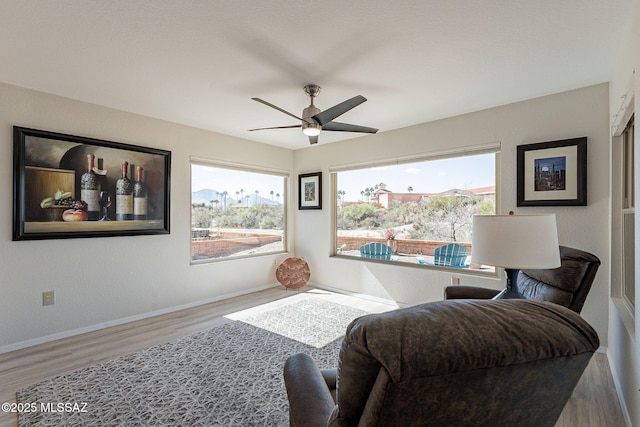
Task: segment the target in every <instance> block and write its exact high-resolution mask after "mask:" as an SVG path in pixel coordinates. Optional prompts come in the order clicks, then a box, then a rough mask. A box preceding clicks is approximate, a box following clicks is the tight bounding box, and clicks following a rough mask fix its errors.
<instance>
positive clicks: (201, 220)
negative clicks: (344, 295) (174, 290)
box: [191, 162, 287, 262]
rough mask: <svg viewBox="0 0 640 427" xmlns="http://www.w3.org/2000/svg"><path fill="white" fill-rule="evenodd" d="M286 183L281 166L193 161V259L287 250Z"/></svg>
mask: <svg viewBox="0 0 640 427" xmlns="http://www.w3.org/2000/svg"><path fill="white" fill-rule="evenodd" d="M286 188H287V178H286V176H285V175H284V173H280V172H277V171H265V170H256V169H250V168H244V167H236V166H233V167H232V166H229V165H225V164H209V163H206V162H192V164H191V260H192V262H202V261H203V260H223V259H228V258H237V257H247V256H256V255H264V254H270V253H277V252H284V251H285V250H286V238H285V237H286V236H285V230H286V227H285V224H286V216H285V213H286V202H285V201H286Z"/></svg>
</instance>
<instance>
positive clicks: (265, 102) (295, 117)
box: [251, 98, 307, 122]
mask: <svg viewBox="0 0 640 427" xmlns="http://www.w3.org/2000/svg"><path fill="white" fill-rule="evenodd" d="M251 99H253V100H254V101H258V102H259V103H261V104H264V105H266V106H268V107H271V108H274V109H276V110H278V111H280V112H282V113H285V114H286V115H288V116H291V117H293V118H294V119H298V120H300V121H301V122H306V121H307V120H304V119H303V118H301V117H298V116H296V115H295V114H291V113H290V112H288V111H287V110H283V109H282V108H280V107H278V106H276V105H273V104H271V103H270V102H267V101H265V100H263V99H260V98H251Z"/></svg>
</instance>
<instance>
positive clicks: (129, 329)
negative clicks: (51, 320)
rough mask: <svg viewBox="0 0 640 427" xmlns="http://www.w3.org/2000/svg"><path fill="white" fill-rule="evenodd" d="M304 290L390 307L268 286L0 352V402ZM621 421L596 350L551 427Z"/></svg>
mask: <svg viewBox="0 0 640 427" xmlns="http://www.w3.org/2000/svg"><path fill="white" fill-rule="evenodd" d="M305 292H306V293H313V294H314V295H315V296H320V297H322V298H326V299H328V300H330V301H334V302H338V303H343V304H348V305H351V306H353V307H356V308H360V309H362V310H365V311H369V312H382V311H387V310H391V309H393V308H394V307H392V306H389V305H386V304H381V303H377V302H373V301H370V300H366V299H362V298H356V297H351V296H347V295H341V294H335V293H331V292H326V291H323V290H320V289H315V288H309V287H307V288H303V290H302V292H295V291H287V290H285V289H282V288H271V289H267V290H265V291H260V292H256V293H253V294H250V295H245V296H241V297H236V298H230V299H227V300H224V301H218V302H214V303H211V304H206V305H203V306H199V307H195V308H191V309H187V310H181V311H178V312H174V313H169V314H165V315H162V316H157V317H153V318H149V319H144V320H140V321H136V322H132V323H128V324H125V325H119V326H114V327H110V328H106V329H102V330H99V331H95V332H90V333H87V334H82V335H78V336H74V337H70V338H65V339H61V340H57V341H53V342H50V343H45V344H41V345H37V346H33V347H29V348H26V349H22V350H17V351H13V352H10V353H5V354H0V403H2V402H10V403H11V402H15V401H16V400H15V398H16V396H15V394H16V392H17V391H18V390H21V389H23V388H25V387H27V386H29V385H31V384H34V383H37V382H40V381H43V380H46V379H48V378H51V377H54V376H58V375H61V374H64V373H68V372H72V371H75V370H77V369H81V368H84V367H87V366H91V365H94V364H96V363H98V362H100V361H103V360H109V359H113V358H115V357H118V356H121V355H123V354H127V353H131V352H135V351H139V350H141V349H144V348H148V347H151V346H153V345H157V344H161V343H163V342H167V341H171V340H173V339H176V338H179V337H182V336H185V335H189V334H192V333H194V332H197V331H201V330H206V329H210V328H212V327H214V326H218V325H221V324H223V323H225V322H229V321H232V320H234V319H237V318H239V317H242V316H243V315H247V314H251V313H254V312H258V311H262V310H266V309H271V308H273V307H277V306H278V305H279V304H284V303H287V302H288V301H290V298H303V297H304V296H305ZM17 425H18V422H17V416H16V414H13V413H5V412H1V411H0V426H1V427H15V426H17ZM624 426H625V423H624V419H623V416H622V411H621V409H620V405H619V402H618V398H617V395H616V392H615V387H614V384H613V378H612V376H611V372H610V369H609V364H608V361H607V357H606V355H604V354H601V353H596V354H595V355H594V357H593V358H592V360H591V363H590V364H589V366H588V367H587V370H586V371H585V373H584V374H583V376H582V378H581V380H580V382H579V383H578V385H577V386H576V389H575V390H574V392H573V395H572V396H571V399H570V400H569V402H568V403H567V406H566V407H565V408H564V411H563V413H562V415H561V416H560V419H559V420H558V422H557V424H556V427H624Z"/></svg>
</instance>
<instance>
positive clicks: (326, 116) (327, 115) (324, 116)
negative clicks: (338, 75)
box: [312, 95, 367, 126]
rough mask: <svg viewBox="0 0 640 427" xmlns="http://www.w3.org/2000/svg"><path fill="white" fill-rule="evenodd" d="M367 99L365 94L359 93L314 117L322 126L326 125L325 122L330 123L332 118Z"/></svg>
mask: <svg viewBox="0 0 640 427" xmlns="http://www.w3.org/2000/svg"><path fill="white" fill-rule="evenodd" d="M366 100H367V98H365V97H364V96H362V95H357V96H354V97H353V98H351V99H347V100H346V101H343V102H341V103H340V104H338V105H334V106H333V107H331V108H329V109H327V110H324V111H322V112H320V113H318V114H316V115H315V116H313V117H312V118H313V119H314V120H315V121H316V122H318V123H320V125H321V126H324V125H325V123H329V122H330V121H331V120H333V119H335V118H336V117H338V116H340V115H342V114H344V113H346V112H347V111H349V110H351V109H352V108H354V107H357V106H358V105H360V104H362V103H363V102H364V101H366Z"/></svg>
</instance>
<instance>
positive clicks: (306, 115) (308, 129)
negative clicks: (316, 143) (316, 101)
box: [302, 105, 322, 136]
mask: <svg viewBox="0 0 640 427" xmlns="http://www.w3.org/2000/svg"><path fill="white" fill-rule="evenodd" d="M318 113H320V109H319V108H318V107H316V106H315V105H309V106H308V107H307V108H305V109H304V111H302V119H303V120H302V133H304V134H305V135H308V136H316V135H319V134H320V131H321V130H322V126H320V123H318V122H317V121H315V119H313V116H315V115H316V114H318Z"/></svg>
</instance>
